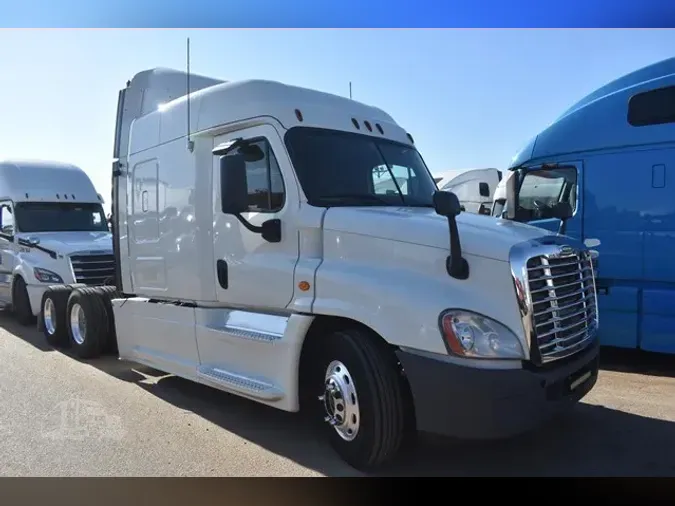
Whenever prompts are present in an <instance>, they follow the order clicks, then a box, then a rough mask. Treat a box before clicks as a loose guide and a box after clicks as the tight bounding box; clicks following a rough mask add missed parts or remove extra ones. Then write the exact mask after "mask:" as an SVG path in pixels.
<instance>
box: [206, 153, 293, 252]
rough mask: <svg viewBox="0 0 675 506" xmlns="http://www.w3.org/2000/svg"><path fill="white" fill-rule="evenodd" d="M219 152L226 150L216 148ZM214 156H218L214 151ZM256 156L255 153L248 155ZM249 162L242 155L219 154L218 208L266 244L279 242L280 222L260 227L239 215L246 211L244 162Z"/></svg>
mask: <svg viewBox="0 0 675 506" xmlns="http://www.w3.org/2000/svg"><path fill="white" fill-rule="evenodd" d="M218 149H219V150H220V149H222V150H223V151H221V153H222V152H224V150H226V149H228V146H226V147H225V148H218ZM214 153H215V154H219V153H218V152H216V150H214ZM250 156H251V157H254V156H257V154H256V153H253V154H250ZM247 160H250V158H249V157H246V156H245V155H242V154H236V155H224V154H220V200H221V202H220V207H221V210H222V211H223V213H225V214H232V215H234V216H236V217H237V219H238V220H239V222H240V223H241V224H242V225H244V227H246V229H247V230H249V231H250V232H253V233H254V234H261V235H262V237H263V239H265V240H266V241H267V242H280V241H281V220H279V219H278V218H275V219H271V220H267V221H266V222H264V223H263V224H262V225H261V226H256V225H253V224H252V223H250V222H248V221H247V220H246V219H244V217H243V216H242V215H241V214H242V213H245V212H246V211H248V207H249V206H248V183H247V182H246V161H247Z"/></svg>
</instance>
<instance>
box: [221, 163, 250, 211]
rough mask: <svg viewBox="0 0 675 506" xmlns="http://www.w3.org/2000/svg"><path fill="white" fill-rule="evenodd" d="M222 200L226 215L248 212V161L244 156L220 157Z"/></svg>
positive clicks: (222, 207)
mask: <svg viewBox="0 0 675 506" xmlns="http://www.w3.org/2000/svg"><path fill="white" fill-rule="evenodd" d="M220 200H221V209H222V211H223V213H225V214H234V215H238V214H240V213H244V212H246V211H247V210H248V185H247V183H246V161H245V160H244V157H243V156H242V155H228V156H221V157H220Z"/></svg>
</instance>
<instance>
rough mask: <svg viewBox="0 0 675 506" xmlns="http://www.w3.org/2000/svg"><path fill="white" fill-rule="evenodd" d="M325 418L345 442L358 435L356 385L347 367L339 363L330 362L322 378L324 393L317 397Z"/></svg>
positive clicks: (358, 412) (359, 415)
mask: <svg viewBox="0 0 675 506" xmlns="http://www.w3.org/2000/svg"><path fill="white" fill-rule="evenodd" d="M319 401H320V402H321V403H322V404H323V407H324V410H325V413H326V416H325V417H324V421H325V422H326V423H328V424H329V425H331V426H332V427H333V429H335V432H337V433H338V435H339V436H340V437H341V438H342V439H344V440H345V441H352V440H354V438H356V436H357V434H358V433H359V426H360V425H361V412H360V410H359V398H358V396H357V395H356V385H354V379H353V377H352V375H351V373H350V372H349V370H348V369H347V367H346V366H345V365H344V364H343V363H342V362H340V361H337V360H334V361H333V362H331V363H330V364H329V365H328V367H327V369H326V374H325V376H324V392H323V394H322V395H320V396H319Z"/></svg>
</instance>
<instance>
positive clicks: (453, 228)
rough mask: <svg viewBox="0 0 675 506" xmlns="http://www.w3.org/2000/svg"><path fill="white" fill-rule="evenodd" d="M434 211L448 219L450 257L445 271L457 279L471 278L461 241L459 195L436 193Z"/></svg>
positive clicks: (447, 259)
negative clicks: (458, 225) (458, 226)
mask: <svg viewBox="0 0 675 506" xmlns="http://www.w3.org/2000/svg"><path fill="white" fill-rule="evenodd" d="M433 200H434V209H435V210H436V213H437V214H440V215H441V216H445V217H446V218H447V219H448V229H449V232H450V255H449V256H448V257H447V258H446V260H445V270H446V271H447V272H448V275H450V276H452V277H453V278H455V279H467V278H468V277H469V263H468V262H467V261H466V259H465V258H463V257H462V245H461V242H460V240H459V229H458V228H457V219H456V218H457V216H458V215H459V214H460V213H461V212H462V206H461V205H460V203H459V199H458V198H457V195H455V194H454V193H452V192H446V191H441V190H438V191H436V192H434V198H433Z"/></svg>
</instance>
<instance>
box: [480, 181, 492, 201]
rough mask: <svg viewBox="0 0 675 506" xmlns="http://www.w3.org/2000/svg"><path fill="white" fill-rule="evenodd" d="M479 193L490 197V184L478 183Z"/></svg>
mask: <svg viewBox="0 0 675 506" xmlns="http://www.w3.org/2000/svg"><path fill="white" fill-rule="evenodd" d="M478 193H479V194H480V196H481V197H488V198H489V197H490V185H488V184H487V183H483V182H481V183H478Z"/></svg>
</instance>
